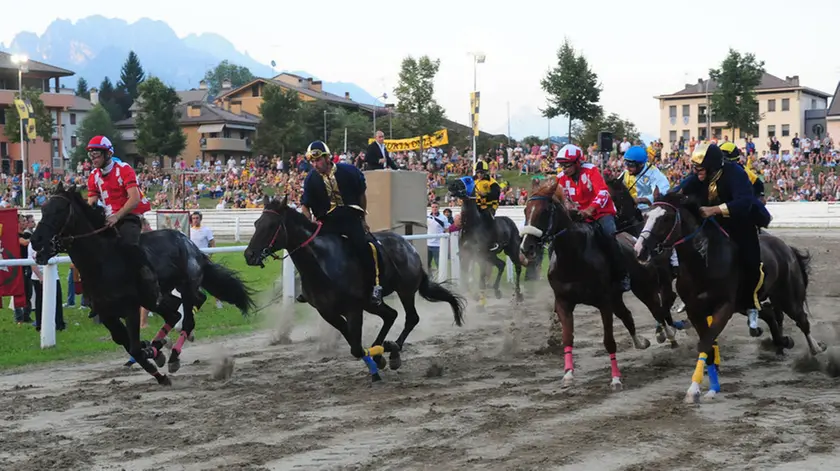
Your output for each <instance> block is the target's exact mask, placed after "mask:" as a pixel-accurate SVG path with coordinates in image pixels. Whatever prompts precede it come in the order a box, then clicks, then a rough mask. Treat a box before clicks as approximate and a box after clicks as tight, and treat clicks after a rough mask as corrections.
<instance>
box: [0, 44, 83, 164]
mask: <svg viewBox="0 0 840 471" xmlns="http://www.w3.org/2000/svg"><path fill="white" fill-rule="evenodd" d="M19 70H23V73H22V82H23V88H35V89H38V90H41V91H42V94H41V100H42V101H43V102H44V105H45V106H46V107H47V109H48V110H50V112H51V113H52V114H53V116H54V117H55V125H56V129H61V126H62V125H64V124H66V123H65V122H64V120H63V119H64V118H65V113H64V112H65V111H67V110H69V109H70V108H72V107H73V106H74V105H75V99H74V98H75V97H74V96H73V95H68V94H63V93H59V92H60V91H61V83H60V79H61V78H62V77H70V76H72V75H74V73H73V72H71V71H69V70H66V69H62V68H60V67H55V66H52V65H49V64H44V63H43V62H38V61H35V60H31V59H30V60H29V61H28V62H26V63H25V64H21V66H20V67H19V65H18V64H16V63H14V62H12V55H11V54H8V53H5V52H0V159H2V171H3V173H10V172H11V171H12V170H14V172H15V173H19V172H21V171H22V169H23V163H22V162H21V146H20V144H16V143H12V142H9V140H8V139H7V138H6V136H5V126H7V125H8V126H20V123H6V109H7V108H9V107H11V106H14V98H15V94H16V93H17V91H18V71H19ZM50 81H52V84H51V82H50ZM65 128H66V126H65ZM64 146H65V142H64V136H63V134H62V133H58V132H57V133H55V134H54V135H53V139H52V142H44V141H43V140H42V139H41V138H38V139H36V140H35V141H33V142H30V143H28V146H27V159H26V160H27V164H28V166H29V168H30V169H31V168H32V167H31V166H32V164H33V163H35V162H37V163H39V164H40V165H41V166H42V167H47V166H49V167H52V168H53V169H62V168H63V163H64V162H63V161H62V159H60V158H59V159H52V158H51V157H53V156H56V155H58V154H57V153H56V152H54V151H55V150H58V149H62V148H64ZM51 160H52V161H51ZM13 162H14V163H13ZM12 166H14V168H12Z"/></svg>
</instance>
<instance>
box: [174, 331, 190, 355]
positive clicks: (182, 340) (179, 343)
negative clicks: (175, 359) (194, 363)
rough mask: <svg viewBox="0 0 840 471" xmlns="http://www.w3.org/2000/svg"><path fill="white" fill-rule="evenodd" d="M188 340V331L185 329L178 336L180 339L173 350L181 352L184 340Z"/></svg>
mask: <svg viewBox="0 0 840 471" xmlns="http://www.w3.org/2000/svg"><path fill="white" fill-rule="evenodd" d="M186 341H187V333H186V332H184V331H183V330H182V331H181V335H179V336H178V340H177V341H176V342H175V346H174V347H172V350H175V351H176V352H178V353H181V348H182V347H183V346H184V342H186Z"/></svg>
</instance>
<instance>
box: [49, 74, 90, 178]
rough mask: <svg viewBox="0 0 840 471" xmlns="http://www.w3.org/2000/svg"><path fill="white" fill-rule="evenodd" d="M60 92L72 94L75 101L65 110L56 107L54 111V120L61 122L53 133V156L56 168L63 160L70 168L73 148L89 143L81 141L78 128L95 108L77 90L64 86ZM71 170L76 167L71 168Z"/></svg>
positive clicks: (66, 166)
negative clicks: (77, 93)
mask: <svg viewBox="0 0 840 471" xmlns="http://www.w3.org/2000/svg"><path fill="white" fill-rule="evenodd" d="M59 93H61V94H62V95H70V96H72V97H73V103H72V104H71V105H70V106H69V107H67V108H65V109H63V110H58V109H56V110H54V111H53V120H55V122H56V123H61V124H56V127H55V131H54V133H53V149H52V156H53V162H54V163H55V164H54V165H56V168H60V167H58V166H57V163H58V162H62V163H63V165H64V168H68V166H69V165H70V159H71V157H72V155H73V149H75V148H76V147H77V146H80V145H81V146H84V145H86V144H87V143H86V142H79V139H81V137H80V136H79V134H78V130H79V127H80V126H81V125H82V123H83V122H84V120H85V117H86V116H87V114H88V112H89V111H90V110H91V109H93V104H92V103H91V101H90V100H88V99H87V98H84V97H80V96H76V91H75V90H73V89H70V88H62V89H61V90H60V91H59ZM70 170H74V169H72V168H71V169H70Z"/></svg>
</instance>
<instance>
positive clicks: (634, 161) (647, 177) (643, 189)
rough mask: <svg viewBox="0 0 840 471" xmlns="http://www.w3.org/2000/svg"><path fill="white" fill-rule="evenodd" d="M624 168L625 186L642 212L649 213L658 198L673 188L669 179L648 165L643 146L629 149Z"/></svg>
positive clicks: (625, 155)
mask: <svg viewBox="0 0 840 471" xmlns="http://www.w3.org/2000/svg"><path fill="white" fill-rule="evenodd" d="M624 168H625V171H624V175H623V181H624V186H626V187H627V189H628V190H629V191H630V196H632V197H633V199H634V200H635V201H636V206H637V207H638V208H639V210H640V211H642V212H645V211H647V210H648V209H649V208H650V205H651V204H652V203H653V201H654V200H655V199H656V197H657V196H659V195H664V194H665V193H667V192H668V189H669V188H670V186H671V184H670V183H669V182H668V177H666V176H665V175H664V174H663V173H662V172H661V171H659V169H658V168H656V167H655V166H653V165H651V164H648V155H647V151H646V150H645V149H644V148H643V147H642V146H633V147H631V148H629V149H627V152H625V153H624Z"/></svg>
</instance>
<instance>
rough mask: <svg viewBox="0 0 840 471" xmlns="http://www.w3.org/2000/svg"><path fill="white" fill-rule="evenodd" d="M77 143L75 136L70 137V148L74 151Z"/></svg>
mask: <svg viewBox="0 0 840 471" xmlns="http://www.w3.org/2000/svg"><path fill="white" fill-rule="evenodd" d="M76 145H78V142H77V141H76V136H70V148H71V149H75V148H76Z"/></svg>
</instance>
